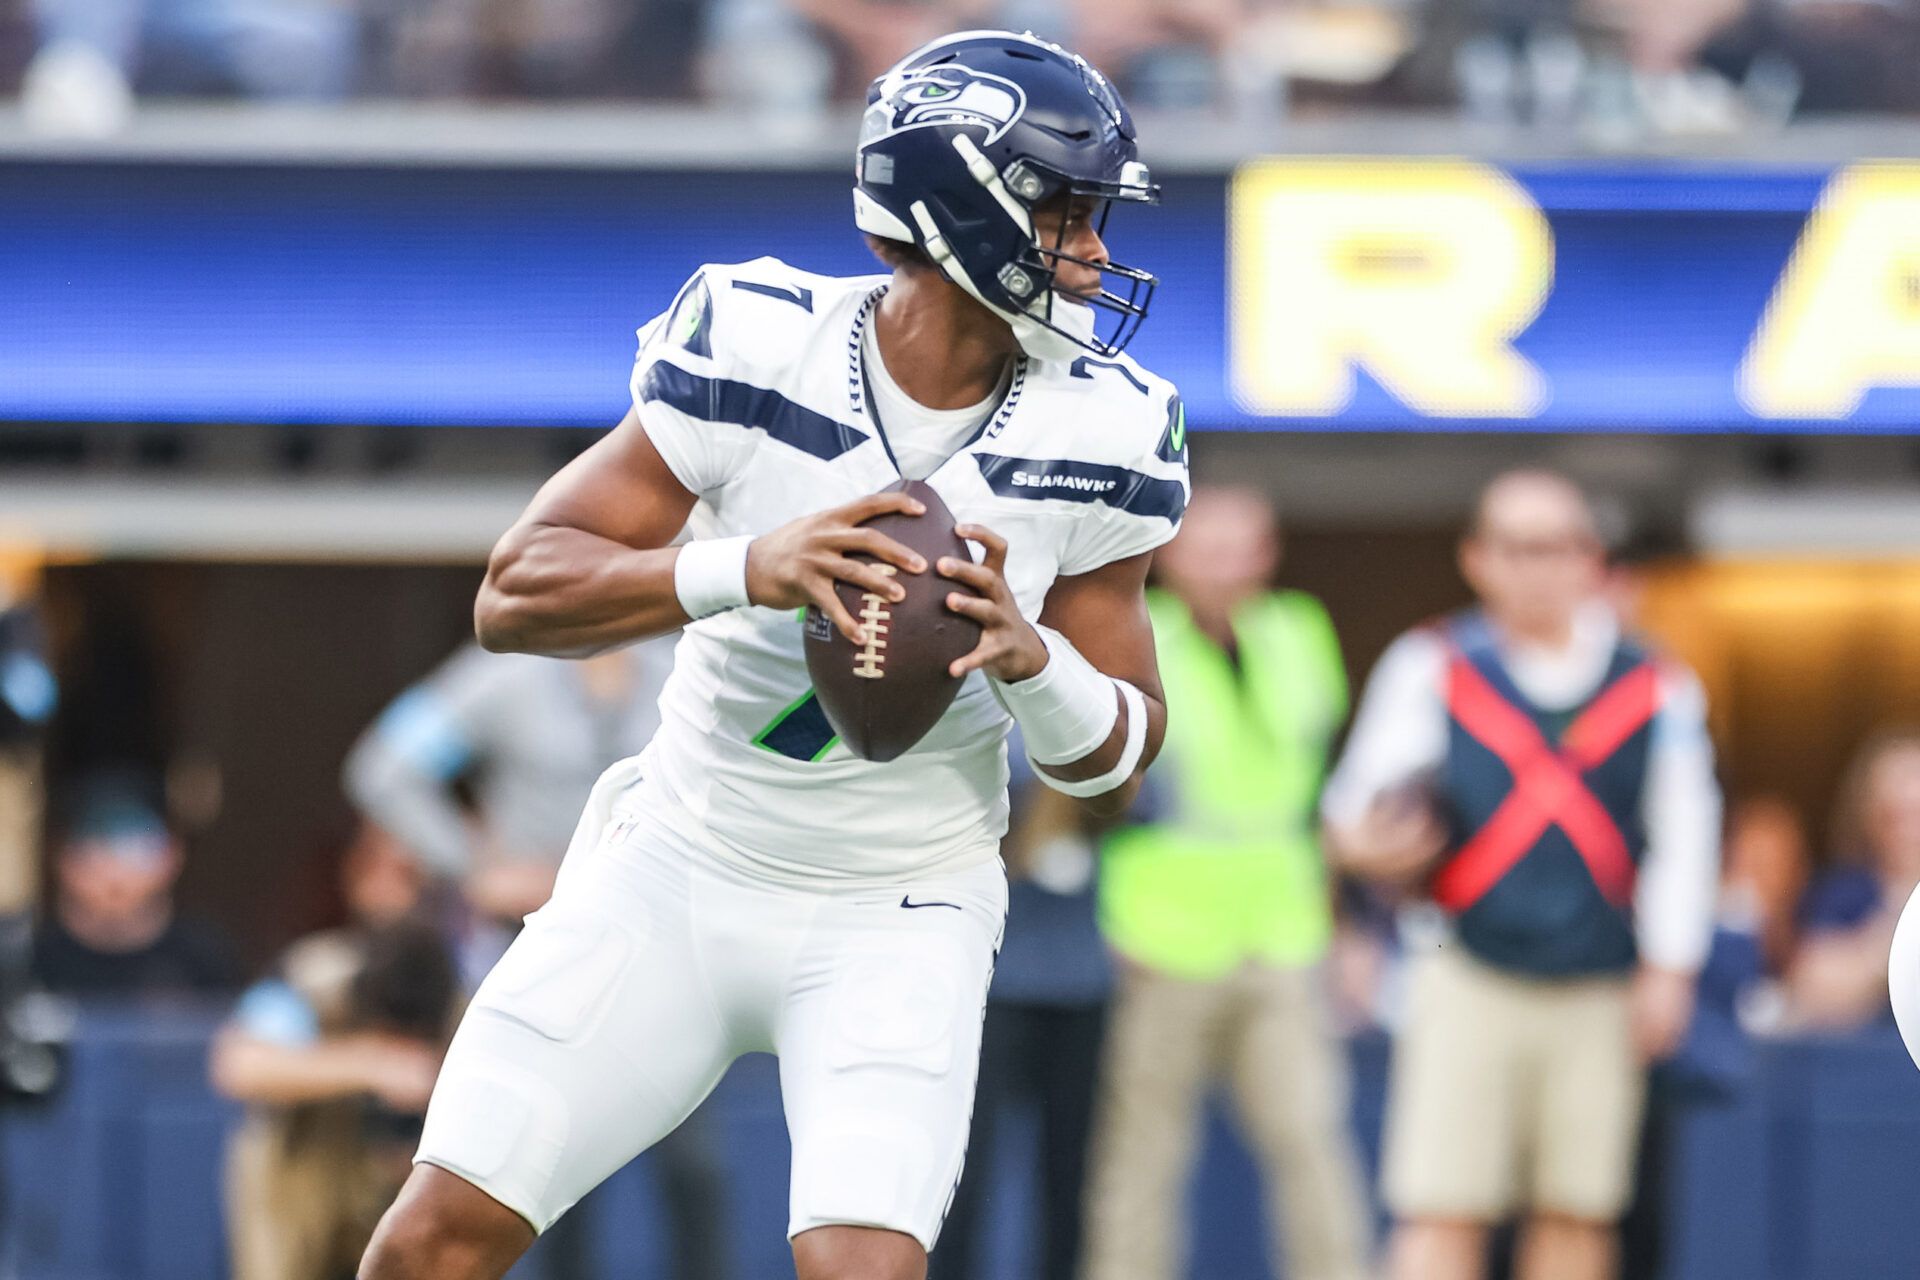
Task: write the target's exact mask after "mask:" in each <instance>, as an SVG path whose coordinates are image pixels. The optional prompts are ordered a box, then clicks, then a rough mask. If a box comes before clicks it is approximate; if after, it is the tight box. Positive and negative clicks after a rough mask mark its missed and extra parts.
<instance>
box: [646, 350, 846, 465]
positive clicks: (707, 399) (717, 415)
mask: <svg viewBox="0 0 1920 1280" xmlns="http://www.w3.org/2000/svg"><path fill="white" fill-rule="evenodd" d="M640 398H641V399H642V400H658V401H659V402H660V403H661V404H664V405H666V406H667V407H668V408H670V409H678V410H679V411H680V412H681V413H684V414H686V415H687V416H688V417H691V418H699V419H701V420H703V421H706V422H736V423H739V424H740V425H741V426H743V427H759V428H760V429H761V430H763V431H765V432H766V433H767V434H768V435H769V436H772V437H773V438H774V439H775V440H778V441H780V443H782V444H787V445H792V446H793V447H794V448H796V449H798V450H800V451H801V452H802V453H810V454H812V455H813V456H814V457H816V458H820V459H822V460H823V461H826V462H832V461H833V460H834V459H835V458H837V457H839V456H840V455H841V454H843V453H846V452H847V451H848V450H850V449H856V448H858V447H859V446H861V445H863V444H865V443H866V442H867V434H866V432H864V431H860V430H858V429H856V428H854V427H850V426H848V425H847V424H846V423H844V422H837V421H835V420H834V419H832V418H829V417H828V416H827V415H826V414H824V413H817V412H815V411H814V410H812V409H809V408H807V407H806V406H805V405H801V404H795V403H794V402H793V401H791V400H789V399H787V398H786V397H785V396H783V395H781V394H780V393H779V392H778V391H771V390H768V389H767V388H766V387H756V386H754V385H753V384H751V383H747V382H735V381H733V380H732V379H731V378H706V377H702V376H701V375H699V374H697V373H688V372H687V371H686V370H685V369H682V368H680V367H679V366H677V365H671V364H668V363H667V362H666V361H664V360H656V361H655V362H654V363H653V364H652V366H651V367H649V368H648V369H647V373H646V377H645V378H643V379H642V380H641V383H640Z"/></svg>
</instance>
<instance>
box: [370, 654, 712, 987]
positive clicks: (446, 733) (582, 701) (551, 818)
mask: <svg viewBox="0 0 1920 1280" xmlns="http://www.w3.org/2000/svg"><path fill="white" fill-rule="evenodd" d="M677 638H678V637H677V636H665V637H662V638H660V639H657V640H649V641H647V642H645V643H643V644H638V645H634V646H632V647H631V648H627V649H621V650H618V651H616V652H613V653H608V654H602V655H600V656H599V657H596V658H589V659H587V660H585V661H582V662H563V661H559V660H557V659H553V658H535V657H529V656H527V655H525V654H501V653H488V652H487V651H486V650H484V649H482V648H481V647H480V646H479V645H477V644H470V645H467V646H465V647H464V648H462V649H461V650H460V651H459V652H458V653H456V654H455V655H454V656H453V657H452V658H450V659H448V660H447V662H446V663H445V664H444V665H442V666H441V667H440V669H439V670H438V671H435V672H434V673H433V674H432V675H430V676H429V677H427V679H425V680H423V681H421V682H420V683H419V684H417V685H415V686H414V687H413V688H411V689H409V690H407V691H406V692H405V693H403V694H402V695H401V696H400V697H399V698H397V699H395V701H394V702H393V704H392V705H391V706H389V707H388V708H387V709H386V711H385V712H383V713H382V714H381V716H380V719H379V720H378V721H377V722H375V724H374V726H373V727H372V728H371V729H369V730H368V731H367V733H366V734H365V735H363V736H362V737H361V739H360V741H359V742H358V743H357V744H356V745H355V746H354V748H353V751H352V753H351V754H350V755H349V756H348V757H347V764H346V788H347V794H348V795H349V796H350V797H351V798H352V800H353V802H354V804H355V805H356V806H357V807H358V808H359V809H360V811H361V812H362V813H363V814H364V815H365V816H366V817H367V818H369V819H371V820H372V821H374V822H376V823H378V824H379V825H380V826H382V827H384V828H385V829H387V830H388V831H391V832H392V833H393V834H394V835H395V836H396V837H397V838H398V839H399V840H400V841H401V843H402V844H404V845H405V846H406V847H407V848H408V849H410V850H411V851H412V852H413V854H414V855H415V856H416V857H418V858H419V859H420V861H421V864H422V866H424V867H425V868H426V869H427V871H428V872H429V873H430V874H432V875H434V876H438V877H442V878H445V879H448V880H451V881H453V882H455V883H457V884H459V885H460V887H461V889H462V890H463V892H464V894H465V896H466V899H467V901H468V903H469V904H470V905H471V907H472V909H473V911H474V912H475V913H476V914H477V915H478V917H479V918H480V928H479V930H478V932H477V933H476V935H475V937H474V938H473V939H472V941H471V943H470V945H469V946H468V948H467V952H468V954H467V955H466V956H464V957H463V968H464V970H465V976H466V980H467V983H468V985H469V986H473V985H476V984H477V983H478V982H479V981H480V979H481V978H482V977H484V976H485V974H486V971H487V970H488V969H489V968H491V967H492V966H493V962H494V961H495V960H497V959H499V958H500V954H501V953H502V952H503V951H505V950H506V944H507V942H508V941H510V940H511V937H512V935H513V933H515V932H517V931H518V929H519V927H520V918H521V917H522V916H524V915H526V914H527V913H528V912H529V911H532V910H534V909H535V908H537V907H539V906H541V905H542V904H544V903H545V902H546V900H547V898H548V897H549V896H550V895H551V894H552V892H553V878H554V874H555V872H557V871H558V870H559V866H560V859H561V858H562V857H563V856H564V855H565V854H566V851H567V844H568V842H569V841H570V840H571V839H572V838H573V829H574V825H575V824H576V823H577V822H578V821H579V819H580V809H581V806H583V805H584V804H585V803H586V799H587V792H589V791H590V790H592V788H593V783H594V780H595V779H596V778H598V777H599V776H600V773H601V771H602V770H604V769H605V768H606V767H607V766H608V765H611V764H612V763H613V762H614V761H616V760H620V759H623V758H625V757H627V756H630V755H634V754H636V753H638V752H639V751H640V749H641V748H642V747H645V746H646V745H647V743H648V742H650V741H651V740H652V738H653V734H654V731H655V730H656V729H658V728H659V727H660V709H659V705H658V703H659V699H660V689H661V686H662V685H663V684H665V682H666V678H667V673H668V672H669V671H671V670H672V668H673V646H674V643H675V641H676V640H677Z"/></svg>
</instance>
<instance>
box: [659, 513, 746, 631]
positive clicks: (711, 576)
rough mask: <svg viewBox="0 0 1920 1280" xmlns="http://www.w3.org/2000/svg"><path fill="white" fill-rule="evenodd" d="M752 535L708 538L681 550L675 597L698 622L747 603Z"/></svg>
mask: <svg viewBox="0 0 1920 1280" xmlns="http://www.w3.org/2000/svg"><path fill="white" fill-rule="evenodd" d="M752 541H753V537H752V535H751V534H742V535H741V536H739V537H737V538H707V539H702V540H701V541H698V542H689V543H687V544H686V545H685V546H683V547H681V548H680V555H679V557H678V558H677V559H675V560H674V562H673V594H674V595H676V596H678V597H679V598H680V607H681V608H682V609H685V610H686V611H687V616H688V617H689V618H692V619H694V620H695V621H696V622H697V621H698V620H700V619H701V618H709V617H712V616H713V615H714V614H716V613H722V612H724V611H726V610H728V609H738V608H740V607H741V606H742V605H744V604H746V603H747V547H748V545H749V544H750V543H752Z"/></svg>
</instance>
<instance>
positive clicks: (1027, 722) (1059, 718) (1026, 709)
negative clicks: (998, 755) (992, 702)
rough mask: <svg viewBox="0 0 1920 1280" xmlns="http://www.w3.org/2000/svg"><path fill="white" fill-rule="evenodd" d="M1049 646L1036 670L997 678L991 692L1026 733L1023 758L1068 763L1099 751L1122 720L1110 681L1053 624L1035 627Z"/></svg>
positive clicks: (1037, 761) (1039, 762)
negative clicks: (1010, 679) (1012, 680)
mask: <svg viewBox="0 0 1920 1280" xmlns="http://www.w3.org/2000/svg"><path fill="white" fill-rule="evenodd" d="M1034 630H1035V631H1038V632H1039V633H1040V639H1041V640H1042V641H1044V642H1045V644H1046V646H1047V665H1046V666H1044V667H1042V668H1040V674H1039V675H1036V676H1032V677H1029V678H1028V679H1025V680H1021V681H1019V682H1018V683H1016V684H1003V683H1002V682H1000V681H998V680H995V681H994V682H993V688H994V692H996V693H997V694H999V695H1000V701H1001V703H1002V704H1003V705H1004V706H1005V707H1006V708H1007V710H1008V711H1010V712H1012V713H1013V718H1014V719H1015V720H1018V721H1019V722H1020V731H1021V733H1022V734H1024V735H1025V736H1026V740H1027V756H1028V758H1030V759H1032V760H1033V761H1034V762H1035V763H1037V764H1067V763H1070V762H1071V761H1074V760H1078V759H1081V758H1082V757H1083V756H1086V755H1087V754H1089V753H1090V752H1092V751H1094V750H1095V749H1097V748H1098V747H1099V746H1100V744H1101V743H1103V742H1105V741H1106V740H1107V738H1108V736H1109V735H1110V734H1112V732H1113V726H1114V723H1115V722H1116V721H1118V720H1119V719H1120V705H1119V702H1118V701H1117V700H1116V699H1115V697H1114V693H1113V686H1114V681H1112V680H1110V679H1108V678H1107V677H1106V676H1103V675H1101V674H1100V672H1099V671H1097V670H1095V668H1094V665H1093V664H1092V663H1091V662H1088V661H1087V660H1086V659H1085V658H1083V657H1082V656H1080V651H1079V650H1078V649H1076V648H1074V647H1073V642H1072V641H1071V640H1069V639H1067V638H1066V637H1065V636H1063V635H1061V634H1060V633H1059V632H1058V631H1055V630H1054V629H1053V628H1052V627H1042V626H1035V627H1034Z"/></svg>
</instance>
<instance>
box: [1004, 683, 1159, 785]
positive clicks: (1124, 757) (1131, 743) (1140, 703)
mask: <svg viewBox="0 0 1920 1280" xmlns="http://www.w3.org/2000/svg"><path fill="white" fill-rule="evenodd" d="M1113 683H1114V684H1115V685H1116V686H1118V688H1119V690H1120V697H1121V698H1122V699H1123V700H1124V701H1125V702H1126V704H1127V741H1126V745H1124V746H1122V747H1121V748H1120V758H1119V759H1118V760H1116V761H1114V765H1113V768H1111V769H1109V770H1107V771H1106V772H1105V773H1103V774H1101V775H1100V776H1099V777H1097V778H1082V779H1080V780H1079V781H1078V782H1069V781H1067V779H1065V778H1056V777H1054V776H1053V775H1052V774H1050V773H1048V772H1047V771H1046V770H1045V769H1039V768H1036V769H1035V770H1034V771H1033V774H1034V776H1035V777H1036V778H1038V779H1040V781H1042V782H1044V783H1046V784H1047V785H1048V786H1049V787H1052V788H1053V789H1054V790H1055V791H1058V792H1059V793H1060V794H1061V795H1063V796H1073V797H1074V798H1075V799H1078V800H1084V799H1086V798H1087V797H1088V796H1103V795H1105V794H1107V792H1109V791H1111V790H1113V789H1114V788H1115V787H1118V786H1120V785H1121V784H1122V783H1124V782H1126V780H1127V779H1128V778H1131V777H1132V776H1133V771H1134V770H1135V769H1137V768H1139V767H1140V757H1141V756H1142V755H1144V754H1146V750H1147V699H1146V695H1145V694H1143V693H1141V692H1140V691H1139V690H1138V689H1136V688H1134V687H1133V686H1132V685H1130V684H1128V683H1127V682H1126V681H1125V680H1115V681H1114V682H1113ZM1028 759H1032V757H1031V756H1029V757H1028Z"/></svg>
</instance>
